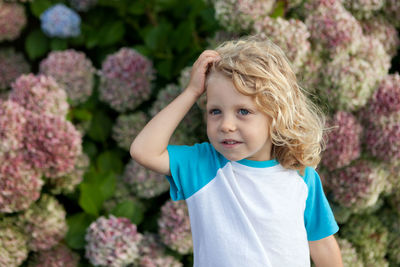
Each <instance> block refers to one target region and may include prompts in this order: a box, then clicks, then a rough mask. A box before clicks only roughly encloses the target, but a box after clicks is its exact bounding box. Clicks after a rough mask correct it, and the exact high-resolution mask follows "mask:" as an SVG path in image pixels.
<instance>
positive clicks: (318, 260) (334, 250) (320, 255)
mask: <svg viewBox="0 0 400 267" xmlns="http://www.w3.org/2000/svg"><path fill="white" fill-rule="evenodd" d="M308 244H309V247H310V254H311V258H312V260H313V262H314V263H315V266H317V267H343V262H342V255H341V253H340V248H339V245H338V243H337V242H336V239H335V237H334V236H333V235H330V236H328V237H325V238H323V239H321V240H318V241H309V242H308Z"/></svg>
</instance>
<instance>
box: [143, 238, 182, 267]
mask: <svg viewBox="0 0 400 267" xmlns="http://www.w3.org/2000/svg"><path fill="white" fill-rule="evenodd" d="M139 253H140V260H139V263H138V266H140V267H182V266H183V264H182V263H180V262H179V261H178V260H176V259H175V258H174V257H172V256H168V255H166V254H165V246H164V245H163V244H162V243H161V240H160V237H159V236H157V235H156V234H150V233H146V234H144V235H143V239H142V242H141V243H140V247H139Z"/></svg>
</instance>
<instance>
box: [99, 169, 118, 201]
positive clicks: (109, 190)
mask: <svg viewBox="0 0 400 267" xmlns="http://www.w3.org/2000/svg"><path fill="white" fill-rule="evenodd" d="M100 176H101V178H102V180H101V182H100V183H98V186H99V190H100V192H101V195H102V196H103V199H104V201H105V200H107V199H109V198H110V197H112V196H113V195H114V193H115V186H116V183H117V180H116V176H115V174H114V173H112V172H110V173H106V174H103V175H100Z"/></svg>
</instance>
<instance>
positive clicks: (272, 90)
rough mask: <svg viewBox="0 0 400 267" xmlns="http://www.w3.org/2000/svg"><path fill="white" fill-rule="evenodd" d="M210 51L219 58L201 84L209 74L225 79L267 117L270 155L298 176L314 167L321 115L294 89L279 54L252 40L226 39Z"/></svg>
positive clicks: (319, 143)
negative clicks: (214, 51)
mask: <svg viewBox="0 0 400 267" xmlns="http://www.w3.org/2000/svg"><path fill="white" fill-rule="evenodd" d="M215 50H216V51H217V52H218V53H219V54H220V56H221V60H220V61H218V62H214V63H213V64H212V65H211V66H210V68H209V71H208V75H207V79H206V84H205V86H206V87H207V83H208V77H210V75H209V73H212V72H219V73H221V74H223V75H225V76H226V77H228V78H230V79H231V80H232V82H233V84H234V86H235V87H236V89H237V90H238V91H239V92H240V93H242V94H244V95H246V96H251V97H253V99H254V101H255V103H256V105H257V107H258V108H259V109H260V110H261V111H262V112H264V113H265V114H266V115H267V116H268V117H269V118H270V122H271V125H270V127H269V128H270V136H271V139H272V144H273V145H272V152H271V154H272V155H271V157H272V158H275V159H276V160H277V161H278V162H279V163H280V164H281V165H282V166H283V167H285V168H288V169H294V170H298V171H299V172H300V174H301V175H304V171H305V168H306V167H307V166H312V167H316V166H317V165H318V163H319V162H320V160H321V157H320V154H321V151H322V150H323V149H324V147H325V141H324V125H325V116H324V114H323V113H322V112H321V110H320V109H319V108H318V107H317V106H316V105H315V104H314V103H313V102H312V101H311V100H309V98H308V97H307V92H306V91H305V90H304V89H302V88H301V87H300V86H299V85H298V83H297V79H296V75H295V74H294V72H293V70H292V68H291V66H290V63H289V61H288V59H287V58H286V56H285V54H284V53H283V52H282V50H281V49H280V48H279V47H278V46H277V45H275V44H273V43H272V42H271V41H269V40H265V39H264V40H262V39H259V38H258V37H257V36H252V37H246V38H241V39H239V40H234V41H227V42H224V43H222V44H221V45H220V46H218V47H217V48H216V49H215Z"/></svg>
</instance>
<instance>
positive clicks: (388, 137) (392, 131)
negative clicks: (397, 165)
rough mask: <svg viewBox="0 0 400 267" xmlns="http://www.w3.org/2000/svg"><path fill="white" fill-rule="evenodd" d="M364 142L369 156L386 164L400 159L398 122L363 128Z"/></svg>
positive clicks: (399, 125)
mask: <svg viewBox="0 0 400 267" xmlns="http://www.w3.org/2000/svg"><path fill="white" fill-rule="evenodd" d="M364 139H365V140H364V142H365V144H366V145H367V150H368V151H369V152H370V153H371V155H373V156H375V157H377V158H378V159H380V160H384V161H386V162H391V161H396V160H399V159H400V122H398V121H397V122H391V121H386V122H383V123H381V124H380V125H373V124H371V125H369V126H367V127H366V128H365V136H364Z"/></svg>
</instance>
